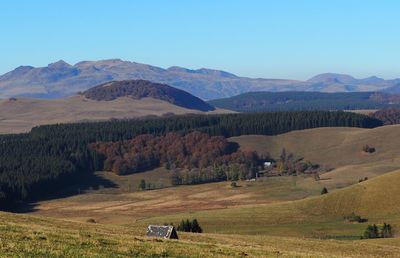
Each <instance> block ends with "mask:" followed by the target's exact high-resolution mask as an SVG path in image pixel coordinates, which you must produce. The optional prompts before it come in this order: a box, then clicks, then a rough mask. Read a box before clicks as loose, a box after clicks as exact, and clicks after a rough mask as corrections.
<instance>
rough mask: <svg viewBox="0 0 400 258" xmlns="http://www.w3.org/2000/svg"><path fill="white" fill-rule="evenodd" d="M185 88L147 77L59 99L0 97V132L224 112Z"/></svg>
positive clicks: (113, 83) (112, 83) (107, 85)
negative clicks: (61, 124)
mask: <svg viewBox="0 0 400 258" xmlns="http://www.w3.org/2000/svg"><path fill="white" fill-rule="evenodd" d="M227 112H229V111H226V110H221V109H219V110H214V108H213V107H212V106H210V105H209V104H207V103H205V102H203V101H202V100H200V99H199V98H197V97H194V96H192V95H190V94H189V93H187V92H184V91H181V90H178V89H175V88H172V87H170V86H168V85H162V84H154V83H150V82H147V81H124V82H110V83H107V84H106V85H100V86H98V87H95V88H92V89H89V90H88V91H85V92H83V93H82V94H81V95H77V96H72V97H66V98H61V99H33V98H22V97H21V98H19V97H18V98H10V99H3V100H0V121H1V122H0V133H19V132H26V131H29V130H30V129H31V128H32V127H34V126H38V125H42V124H56V123H71V122H83V121H101V120H109V119H127V118H137V117H145V116H162V115H171V114H177V115H179V114H189V113H196V114H200V113H227Z"/></svg>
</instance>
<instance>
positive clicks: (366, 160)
mask: <svg viewBox="0 0 400 258" xmlns="http://www.w3.org/2000/svg"><path fill="white" fill-rule="evenodd" d="M230 140H231V141H234V142H237V143H239V144H240V146H241V148H242V149H245V150H246V149H249V150H256V151H258V152H259V153H264V154H266V153H270V154H271V156H272V157H275V158H277V157H279V155H280V153H281V151H282V149H283V148H285V149H286V152H287V153H294V154H295V155H297V156H301V157H304V158H305V160H310V161H312V162H313V163H317V164H320V165H323V166H326V167H329V168H336V169H335V170H333V171H331V172H329V173H326V174H323V175H322V176H321V179H323V181H324V184H325V185H327V186H329V187H333V188H336V187H345V186H348V185H350V184H354V183H356V182H358V180H359V179H361V178H364V177H369V178H372V177H375V176H379V175H382V174H384V173H387V172H391V171H395V170H397V169H400V156H399V155H398V154H399V150H398V146H400V126H399V125H394V126H383V127H378V128H375V129H360V128H317V129H310V130H302V131H293V132H290V133H287V134H281V135H278V136H260V135H249V136H240V137H233V138H230ZM366 144H368V145H369V146H372V147H375V148H376V152H375V153H371V154H367V153H364V152H363V151H362V147H363V146H364V145H366Z"/></svg>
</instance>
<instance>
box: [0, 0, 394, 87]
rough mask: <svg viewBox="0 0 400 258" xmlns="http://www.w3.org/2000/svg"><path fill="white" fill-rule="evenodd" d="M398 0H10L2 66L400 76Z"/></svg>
mask: <svg viewBox="0 0 400 258" xmlns="http://www.w3.org/2000/svg"><path fill="white" fill-rule="evenodd" d="M399 13H400V1H396V0H392V1H390V0H373V1H372V0H330V1H328V0H326V1H325V0H314V1H313V0H302V1H301V0H292V1H290V0H276V1H268V0H259V1H257V0H241V1H239V0H238V1H235V0H196V1H195V0H158V1H157V0H141V1H139V0H130V1H128V0H126V1H123V0H109V1H100V0H96V1H94V0H80V1H77V0H76V1H75V0H64V1H61V0H57V1H56V0H51V1H50V0H48V1H41V0H35V1H31V0H26V1H22V0H8V1H7V0H4V1H1V3H0V35H1V37H0V40H1V41H0V42H1V43H0V74H2V73H5V72H7V71H9V70H11V69H14V68H15V67H17V66H19V65H33V66H45V65H47V64H48V63H51V62H54V61H57V60H59V59H63V60H65V61H67V62H69V63H72V64H74V63H76V62H78V61H81V60H98V59H108V58H121V59H124V60H129V61H136V62H142V63H148V64H152V65H157V66H161V67H169V66H172V65H178V66H184V67H188V68H201V67H208V68H216V69H223V70H227V71H230V72H233V73H236V74H238V75H242V76H249V77H265V78H293V79H306V78H308V77H310V76H313V75H315V74H317V73H322V72H339V73H348V74H352V75H354V76H356V77H365V76H369V75H378V76H382V77H384V78H387V79H389V78H394V77H400V15H399Z"/></svg>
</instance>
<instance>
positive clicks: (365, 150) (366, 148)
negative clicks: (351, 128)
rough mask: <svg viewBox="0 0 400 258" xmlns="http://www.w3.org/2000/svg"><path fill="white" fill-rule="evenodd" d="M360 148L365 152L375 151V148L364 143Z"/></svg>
mask: <svg viewBox="0 0 400 258" xmlns="http://www.w3.org/2000/svg"><path fill="white" fill-rule="evenodd" d="M362 150H363V151H364V152H366V153H374V152H375V148H374V147H370V146H369V145H368V144H366V145H364V146H363V148H362Z"/></svg>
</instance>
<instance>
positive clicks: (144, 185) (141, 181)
mask: <svg viewBox="0 0 400 258" xmlns="http://www.w3.org/2000/svg"><path fill="white" fill-rule="evenodd" d="M139 189H140V190H142V191H144V190H146V180H144V179H141V180H140V183H139Z"/></svg>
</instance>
